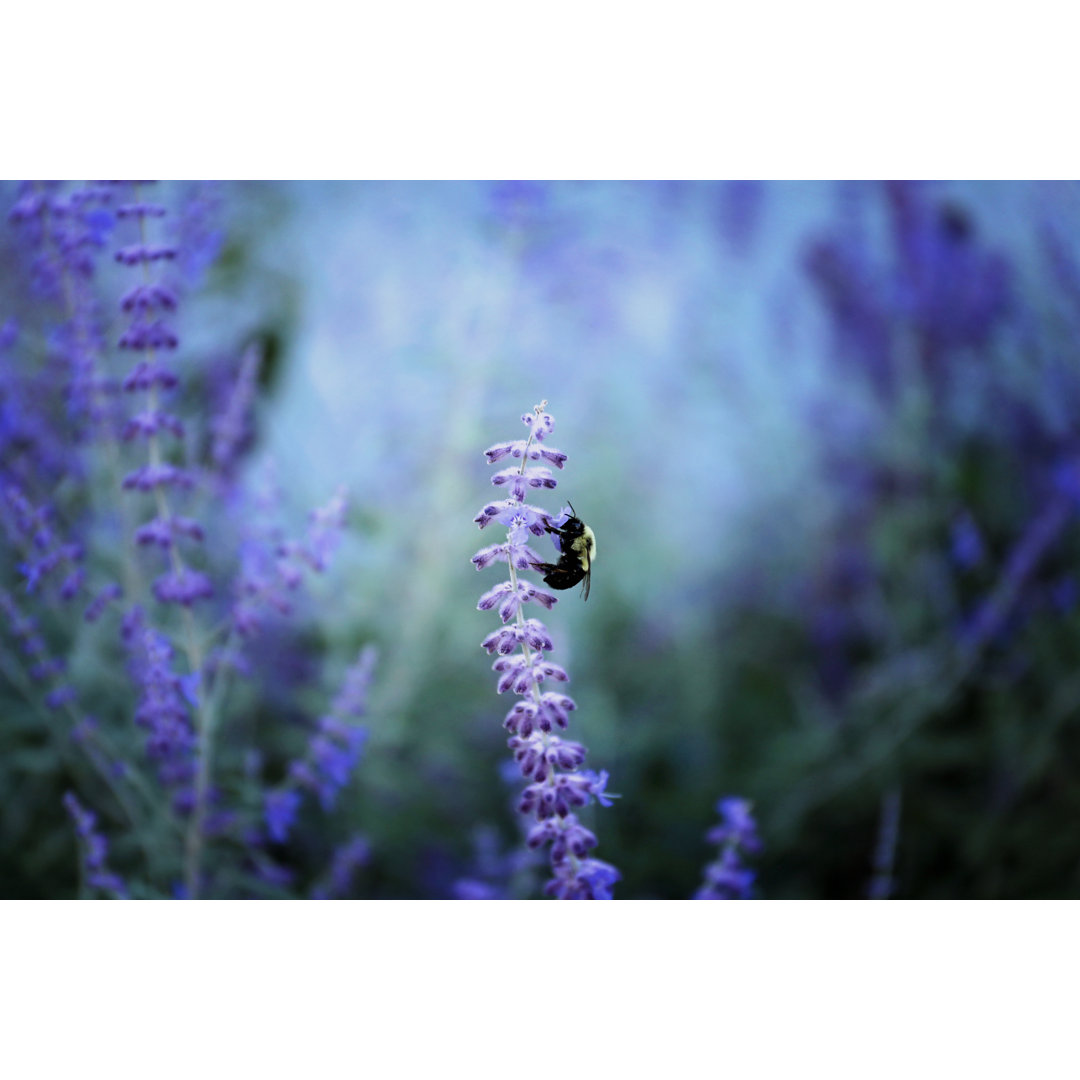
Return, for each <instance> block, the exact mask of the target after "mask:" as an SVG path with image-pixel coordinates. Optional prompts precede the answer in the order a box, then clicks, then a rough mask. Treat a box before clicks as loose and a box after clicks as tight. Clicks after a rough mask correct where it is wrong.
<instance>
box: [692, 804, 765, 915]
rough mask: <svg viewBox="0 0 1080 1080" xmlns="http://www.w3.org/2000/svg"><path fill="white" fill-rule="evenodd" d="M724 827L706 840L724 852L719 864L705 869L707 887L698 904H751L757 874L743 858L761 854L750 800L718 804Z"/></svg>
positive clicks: (715, 829)
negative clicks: (721, 901) (701, 902)
mask: <svg viewBox="0 0 1080 1080" xmlns="http://www.w3.org/2000/svg"><path fill="white" fill-rule="evenodd" d="M716 810H717V813H719V815H720V818H721V820H720V824H719V825H716V826H714V827H713V828H712V829H710V830H709V832H708V834H707V835H706V839H707V840H708V841H709V843H710V844H716V845H718V846H719V848H720V855H719V857H718V858H717V859H716V861H715V862H711V863H709V865H708V866H707V867H705V884H704V885H702V886H701V888H700V889H698V891H697V892H696V893H695V894H694V899H695V900H749V899H751V897H752V896H753V885H754V877H755V874H754V871H753V870H748V869H747V868H746V866H745V865H744V864H743V855H744V854H749V855H753V854H754V853H755V852H758V851H760V850H761V840H760V839H759V838H758V831H757V822H755V821H754V818H753V815H752V814H751V812H750V803H749V802H747V801H746V799H739V798H736V797H734V796H728V797H727V798H723V799H721V800H720V801H719V802H718V803H717V804H716Z"/></svg>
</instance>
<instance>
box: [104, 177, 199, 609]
mask: <svg viewBox="0 0 1080 1080" xmlns="http://www.w3.org/2000/svg"><path fill="white" fill-rule="evenodd" d="M140 186H141V185H140V184H139V183H133V184H132V185H131V195H130V199H129V200H128V201H124V202H120V203H119V205H117V206H116V216H117V218H119V219H120V220H121V221H123V222H125V223H126V224H127V225H128V227H132V228H134V229H135V230H136V236H137V242H136V243H131V244H128V245H126V246H125V247H122V248H120V249H119V250H118V251H117V252H116V261H117V262H119V263H121V264H122V265H124V266H127V267H133V268H137V270H138V272H139V274H140V277H141V280H140V281H139V282H138V283H137V284H135V285H133V286H132V287H131V288H129V289H128V290H127V292H125V293H124V295H123V296H122V298H121V300H120V310H121V311H122V312H123V313H124V314H125V315H127V316H128V317H129V318H130V319H131V322H130V323H129V325H128V327H127V329H126V330H124V332H123V333H122V334H121V335H120V336H119V338H118V339H117V345H118V346H119V347H120V348H121V349H125V350H129V351H132V352H134V353H136V354H137V358H136V361H135V364H134V367H133V368H132V370H131V371H130V373H129V374H128V376H127V378H126V379H125V380H124V383H123V387H124V389H125V390H126V391H128V392H129V393H132V394H141V395H145V400H144V402H143V404H142V405H141V407H140V408H138V410H137V411H136V412H135V413H134V414H133V415H132V416H131V417H130V418H129V419H128V421H127V423H126V424H125V425H124V429H123V432H122V438H123V439H125V440H134V439H138V440H140V441H142V442H144V443H145V445H146V463H145V464H143V465H141V466H139V467H138V468H136V469H134V470H132V471H131V472H129V473H128V474H127V475H126V476H125V477H124V479H123V482H122V486H123V488H124V490H125V491H139V492H154V493H155V494H156V504H157V509H158V516H157V518H156V519H154V520H153V521H150V522H147V523H145V524H144V525H143V526H142V527H141V528H140V529H139V530H138V531H137V533H136V542H137V543H139V544H151V543H152V544H156V545H157V546H159V547H161V548H163V549H164V548H168V549H170V550H169V560H170V561H169V569H168V571H167V572H166V573H164V574H163V575H161V576H160V577H159V578H158V579H157V580H156V581H155V582H154V596H155V597H157V599H158V600H159V601H160V602H161V603H163V604H178V605H180V606H182V607H188V608H190V607H191V606H192V605H193V604H195V603H196V602H197V601H199V600H205V599H207V598H209V597H210V596H212V595H213V593H214V590H213V586H212V585H211V583H210V579H209V578H208V577H207V576H206V575H205V574H203V573H200V572H199V571H196V570H193V569H191V568H190V567H188V566H187V565H186V563H185V561H184V556H183V554H182V552H181V550H180V546H179V545H178V544H177V543H176V541H177V539H178V538H184V539H187V540H196V541H197V540H201V539H202V529H201V528H200V527H199V526H198V525H197V524H196V523H194V522H190V521H187V520H186V519H183V518H177V517H175V516H174V514H173V512H172V509H171V507H170V505H169V495H168V489H170V488H172V489H175V490H177V491H186V490H188V489H190V488H192V487H194V486H195V476H194V474H193V473H191V472H190V471H189V470H188V469H186V468H184V467H183V466H181V465H177V464H175V463H173V462H171V461H165V460H162V459H163V456H164V452H165V451H164V447H163V444H162V440H161V436H162V435H163V434H167V435H170V436H172V437H173V438H174V439H177V440H179V439H181V438H182V437H183V433H184V428H183V424H182V423H181V421H180V420H179V419H178V418H177V417H176V416H173V415H172V414H171V413H169V412H168V411H166V410H165V409H164V408H163V407H162V403H161V400H160V395H161V394H163V393H165V392H167V391H169V390H171V389H173V388H174V387H175V386H176V384H177V378H176V376H175V375H174V374H173V373H172V372H171V371H169V370H168V369H166V368H163V367H162V366H161V365H160V361H159V354H160V353H162V352H172V351H173V350H175V349H176V348H177V347H178V346H179V344H180V337H179V335H178V334H177V332H176V329H175V327H174V325H173V323H172V321H171V320H172V317H173V315H174V313H175V311H176V308H177V294H176V290H175V289H174V288H172V286H171V285H170V284H169V283H168V282H166V281H164V280H161V279H158V278H155V277H154V276H153V275H155V274H157V273H159V267H160V264H162V263H165V262H171V261H172V260H173V259H175V258H176V256H177V249H176V248H174V247H171V246H168V245H163V244H159V243H155V242H153V241H152V239H151V237H150V229H151V223H152V222H155V221H157V220H158V219H160V218H163V217H164V216H165V207H164V206H161V205H159V204H157V203H153V202H146V201H144V200H143V199H142V198H141V192H140Z"/></svg>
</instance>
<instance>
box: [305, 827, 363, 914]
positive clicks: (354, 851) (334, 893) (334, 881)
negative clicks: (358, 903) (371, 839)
mask: <svg viewBox="0 0 1080 1080" xmlns="http://www.w3.org/2000/svg"><path fill="white" fill-rule="evenodd" d="M370 859H371V845H370V844H369V843H368V842H367V839H366V838H365V837H363V836H354V837H352V839H351V840H349V841H347V842H346V843H344V844H342V845H341V847H339V848H338V849H337V850H336V851H335V852H334V856H333V859H332V860H331V863H330V872H329V874H328V875H327V878H326V880H325V881H323V882H320V883H319V884H318V885H316V886H315V887H314V888H313V889H312V890H311V899H312V900H341V899H343V898H344V897H346V896H347V895H348V894H349V892H350V891H351V889H352V885H353V879H354V878H355V877H356V872H357V871H358V870H360V869H361V868H362V867H364V866H366V865H367V864H368V861H369V860H370Z"/></svg>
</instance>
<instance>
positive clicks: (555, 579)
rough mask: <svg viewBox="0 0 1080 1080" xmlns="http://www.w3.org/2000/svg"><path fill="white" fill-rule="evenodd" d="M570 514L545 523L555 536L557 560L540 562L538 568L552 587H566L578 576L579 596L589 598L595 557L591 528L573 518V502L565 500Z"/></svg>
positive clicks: (570, 586) (594, 541)
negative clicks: (559, 522) (556, 523)
mask: <svg viewBox="0 0 1080 1080" xmlns="http://www.w3.org/2000/svg"><path fill="white" fill-rule="evenodd" d="M568 505H569V507H570V512H571V514H572V515H574V516H572V517H570V518H567V520H566V521H565V522H564V523H563V524H562V526H560V527H558V528H556V526H554V525H545V528H546V529H547V531H548V532H550V533H555V534H556V535H557V536H558V537H559V561H558V562H557V563H541V564H540V566H539V567H538V569H540V570H543V571H544V584H545V585H550V586H551V587H552V588H553V589H570V588H572V587H573V586H575V585H576V584H577V583H578V582H579V581H581V579H582V578H584V579H585V584H584V585H582V587H581V598H582V599H583V600H588V599H589V584H590V582H591V580H592V564H593V560H594V559H595V558H596V537H595V536H594V535H593V531H592V529H590V528H589V526H588V525H586V524H585V522H584V521H582V520H581V518H579V517H577V511H576V510H574V504H573V503H569V504H568Z"/></svg>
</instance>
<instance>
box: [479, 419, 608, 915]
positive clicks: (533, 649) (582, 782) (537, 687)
mask: <svg viewBox="0 0 1080 1080" xmlns="http://www.w3.org/2000/svg"><path fill="white" fill-rule="evenodd" d="M546 406H547V402H546V401H545V402H541V403H540V404H539V405H537V406H536V407H535V408H534V410H533V412H532V413H526V414H525V415H524V416H522V418H521V420H522V423H524V424H525V427H526V428H527V429H528V436H527V437H526V438H524V439H513V440H510V441H507V442H501V443H496V444H495V445H494V446H491V447H489V448H488V449H487V450H485V451H484V456H485V457H486V458H487V460H488V463H489V464H492V465H494V464H495V463H496V462H498V461H501V460H503V459H504V458H511V459H514V460H517V461H519V462H520V465H519V466H518V467H516V468H513V467H512V468H507V469H503V470H501V471H500V472H497V473H495V474H494V476H493V477H492V478H491V479H492V483H493V484H494V485H495V486H496V487H502V488H506V489H508V491H509V498H507V499H503V500H500V501H497V502H492V503H489V504H488V505H486V506H485V507H484V508H483V509H482V510H481V511H480V513H479V514H477V516H476V517H475V518H474V519H473V520H474V521H475V522H476V524H477V525H478V526H479V527H480V528H481V529H483V528H485V527H486V526H488V525H490V524H491V523H492V522H498V523H499V524H501V525H504V526H506V529H507V534H506V541H505V542H504V543H498V544H492V545H490V546H488V547H485V548H482V549H481V550H480V551H478V552H477V553H476V554H475V555H474V556H473V558H472V561H473V564H474V565H475V566H476V568H477V570H482V569H484V568H485V567H487V566H490V565H491V564H492V563H494V562H504V563H506V565H507V568H508V570H509V573H510V580H509V581H505V582H503V583H501V584H499V585H496V586H495V587H494V588H493V589H489V590H488V591H487V592H485V593H484V595H483V596H481V597H480V602H479V603H478V605H477V607H478V608H479V610H481V611H490V610H492V609H493V608H494V609H496V610H497V611H498V613H499V618H500V619H501V620H502V622H503V625H502V627H500V628H499V629H498V630H495V631H493V632H492V633H491V634H488V636H487V637H486V638H484V640H483V642H482V643H481V644H482V646H483V648H484V649H486V650H487V652H488V653H490V654H491V655H493V656H495V657H496V660H495V662H494V664H493V665H492V666H493V668H494V670H495V671H496V672H497V673H498V676H499V678H498V683H497V686H496V689H497V691H498V693H500V694H502V693H505V692H506V691H508V690H509V691H512V692H513V693H514V694H516V695H518V700H517V701H516V702H515V703H514V704H513V706H511V708H510V711H509V712H508V713H507V714H506V719H505V720H504V722H503V726H504V727H505V728H506V730H507V731H508V732H509V733H510V739H509V741H508V745H509V747H510V749H511V750H512V751H513V753H514V759H515V761H516V762H517V764H518V767H519V768H520V770H521V774H522V776H523V777H524V778H525V779H526V780H527V781H529V783H528V786H527V787H526V788H525V790H524V791H523V792H522V794H521V798H520V800H519V802H518V811H519V813H521V814H522V815H524V816H525V817H526V818H528V819H530V820H531V822H532V825H531V827H530V829H529V832H528V835H527V840H526V842H527V844H528V846H529V847H531V848H540V847H543V846H544V845H548V844H550V846H551V851H550V855H551V866H552V872H553V877H552V879H551V880H550V881H549V882H548V884H547V886H546V891H547V893H548V894H549V895H551V896H555V897H558V898H559V899H561V900H610V899H611V890H612V886H613V885H614V883H615V882H616V881H618V879H619V872H618V871H617V870H616V869H615V868H614V867H613V866H610V865H609V864H608V863H605V862H601V861H600V860H599V859H594V858H592V857H591V856H590V855H589V852H590V851H591V850H592V849H593V848H594V847H596V844H597V839H596V836H595V835H594V834H593V833H592V832H591V831H590V830H589V829H587V828H586V827H585V826H584V825H583V824H582V823H581V822H580V821H579V820H578V818H577V814H576V813H575V811H576V810H579V809H581V808H582V807H584V806H587V805H589V804H590V803H591V802H593V801H596V802H598V803H599V804H600V805H602V806H610V805H611V796H609V795H607V794H605V790H604V789H605V787H606V785H607V773H600V774H597V773H594V772H591V771H589V770H586V769H581V767H580V766H581V765H582V763H583V762H584V760H585V754H586V751H585V747H584V746H583V745H582V744H581V743H577V742H571V741H569V740H566V739H563V738H562V737H560V736H559V735H557V734H556V731H562V730H565V729H566V727H567V726H568V723H569V715H570V713H571V711H573V710H574V709H575V708H576V705H575V703H574V701H573V699H572V698H570V697H568V696H567V695H566V694H563V693H560V692H558V691H555V690H545V689H542V684H543V683H545V682H547V683H549V684H550V683H565V682H567V681H568V678H569V677H568V676H567V674H566V671H565V669H564V668H562V667H561V666H560V665H559V664H554V663H552V662H551V661H549V660H547V659H546V657H545V653H547V652H550V651H551V649H552V647H553V646H552V641H551V635H550V634H549V633H548V630H547V628H546V627H545V626H544V624H543V623H541V622H540V621H539V620H538V619H535V618H526V617H525V614H524V610H523V609H524V605H525V604H527V603H536V604H539V605H540V606H542V607H544V608H546V609H548V610H550V609H551V607H552V606H553V605H554V604H555V602H556V597H555V596H553V595H552V594H551V593H550V592H547V591H545V590H544V589H541V588H540V587H539V586H537V585H534V584H533V583H532V582H530V581H526V580H524V579H522V578H520V577H519V576H518V575H519V572H522V571H535V570H538V569H540V568H541V567H542V566H543V565H544V560H543V559H542V558H541V557H540V556H539V555H538V554H537V552H536V551H535V550H534V549H533V548H532V547H530V546H529V541H530V539H532V538H533V537H543V536H544V535H545V534H546V533H547V532H549V531H551V530H552V529H557V528H558V527H559V526H560V524H562V522H564V521H565V520H567V518H568V516H569V515H568V512H567V511H563V512H562V513H561V514H559V515H554V516H552V515H549V514H548V513H547V512H546V511H544V510H541V509H539V508H537V507H535V506H530V505H528V504H527V503H526V502H525V496H526V494H527V493H528V492H529V491H530V490H533V491H535V490H541V489H551V488H554V487H555V485H556V481H555V479H554V478H553V477H552V475H551V470H550V469H549V468H548V467H547V465H546V464H531V463H540V462H546V463H548V464H551V465H554V466H555V467H556V468H558V469H561V468H563V465H564V464H565V462H566V455H565V454H563V453H562V452H561V451H558V450H555V449H553V448H552V447H550V446H548V445H547V443H546V439H547V437H548V436H549V435H550V434H551V432H552V431H553V430H554V426H555V423H554V420H553V418H552V417H551V414H550V413H548V412H547V411H546Z"/></svg>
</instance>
